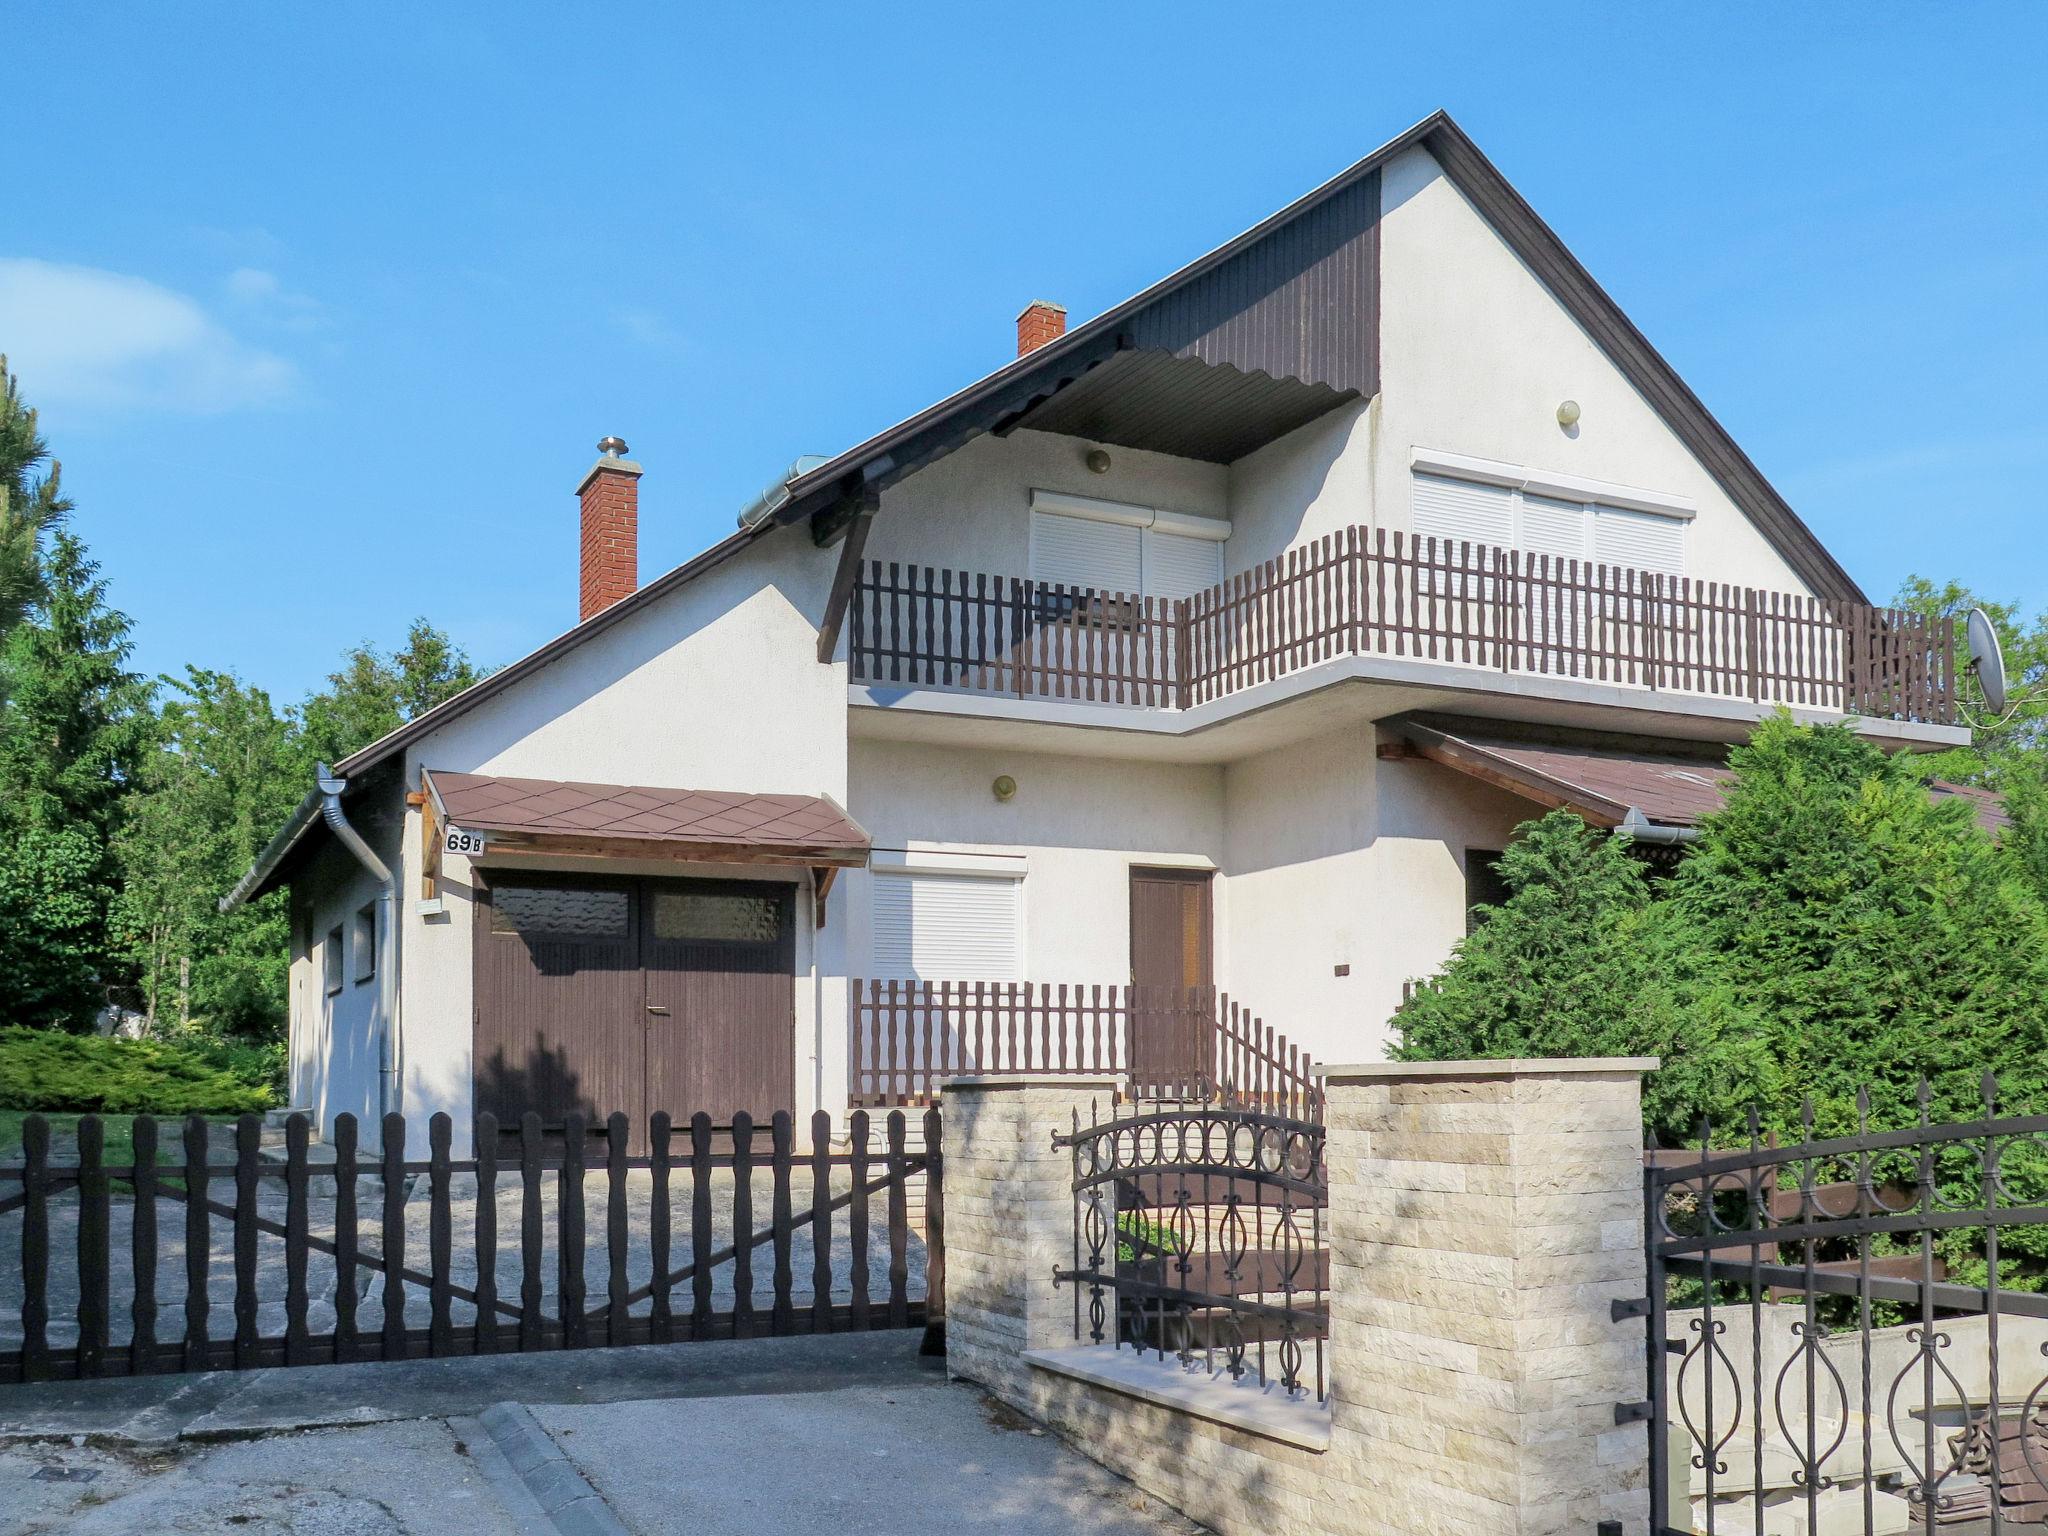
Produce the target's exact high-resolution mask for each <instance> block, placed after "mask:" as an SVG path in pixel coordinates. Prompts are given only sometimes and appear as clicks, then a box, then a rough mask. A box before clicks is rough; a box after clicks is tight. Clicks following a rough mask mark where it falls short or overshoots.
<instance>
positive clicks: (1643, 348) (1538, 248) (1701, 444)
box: [777, 112, 1869, 603]
mask: <svg viewBox="0 0 2048 1536" xmlns="http://www.w3.org/2000/svg"><path fill="white" fill-rule="evenodd" d="M1416 144H1421V145H1422V146H1423V147H1425V148H1426V149H1428V150H1429V152H1430V153H1431V155H1433V156H1434V157H1435V158H1436V161H1437V163H1438V164H1439V165H1441V166H1442V167H1443V168H1444V173H1445V174H1446V175H1447V176H1449V177H1450V178H1451V180H1452V182H1453V183H1454V184H1455V185H1456V186H1457V187H1458V189H1459V190H1460V191H1461V192H1463V193H1464V194H1465V195H1466V196H1467V197H1468V198H1470V199H1471V200H1472V202H1473V204H1474V205H1475V206H1476V207H1478V209H1479V211H1480V212H1481V213H1482V214H1483V215H1485V217H1486V218H1487V219H1488V220H1490V221H1491V222H1492V223H1493V225H1494V227H1495V228H1496V229H1498V230H1499V231H1500V233H1501V236H1502V238H1504V239H1505V240H1506V241H1507V242H1508V245H1509V246H1510V248H1511V249H1513V250H1514V252H1515V254H1516V255H1518V256H1519V257H1521V258H1522V260H1523V261H1524V262H1526V263H1527V264H1528V266H1529V268H1530V270H1531V271H1533V272H1534V273H1535V274H1536V276H1537V277H1538V278H1539V279H1540V280H1541V281H1542V282H1543V283H1544V284H1545V286H1547V287H1548V288H1549V289H1550V290H1551V292H1552V293H1553V294H1555V295H1556V296H1557V299H1558V301H1559V302H1560V303H1562V304H1563V305H1564V306H1565V308H1566V309H1567V310H1568V311H1569V312H1570V313H1571V315H1572V317H1573V318H1574V319H1575V320H1577V321H1578V322H1579V324H1580V325H1582V326H1583V327H1585V329H1586V331H1587V333H1588V334H1589V335H1590V336H1592V338H1593V340H1594V341H1595V343H1596V344H1598V345H1599V347H1600V348H1601V350H1602V351H1603V352H1605V353H1606V354H1607V357H1608V359H1609V360H1610V361H1611V362H1612V363H1613V364H1614V365H1615V367H1617V368H1618V369H1620V370H1621V373H1622V376H1623V377H1625V378H1626V379H1627V380H1628V381H1629V382H1630V383H1631V384H1632V385H1634V386H1635V388H1636V389H1637V390H1638V391H1640V392H1641V393H1642V395H1643V397H1644V398H1645V399H1646V400H1648V401H1649V402H1650V405H1651V408H1652V409H1653V410H1655V411H1656V412H1657V413H1658V415H1659V416H1661V417H1662V418H1663V419H1664V421H1665V422H1666V423H1667V424H1668V425H1669V426H1670V427H1671V429H1672V430H1673V431H1674V432H1676V433H1677V434H1678V436H1679V439H1680V440H1681V441H1682V442H1683V443H1684V444H1685V445H1686V447H1687V448H1688V449H1689V450H1690V451H1691V452H1692V454H1693V455H1694V457H1696V458H1697V459H1698V460H1699V461H1700V462H1701V464H1703V465H1704V466H1705V467H1706V469H1707V472H1708V473H1709V474H1711V475H1713V477H1714V478H1715V479H1716V480H1718V481H1719V482H1720V483H1721V485H1722V487H1723V489H1725V490H1726V491H1727V493H1728V495H1729V497H1730V499H1732V500H1733V501H1734V502H1735V504H1736V505H1737V506H1738V507H1740V508H1741V509H1742V510H1743V512H1744V513H1746V514H1747V515H1748V516H1749V518H1750V520H1751V521H1752V522H1754V523H1755V524H1756V526H1757V528H1758V530H1759V531H1761V532H1762V533H1763V535H1764V537H1765V538H1766V539H1768V540H1769V541H1770V542H1771V544H1772V546H1773V547H1774V548H1775V549H1777V551H1778V552H1779V553H1780V554H1781V555H1783V556H1784V557H1785V561H1786V563H1787V564H1788V565H1790V566H1791V567H1792V569H1793V570H1795V571H1797V572H1798V573H1799V576H1800V578H1801V580H1803V581H1805V582H1806V583H1807V584H1808V585H1809V586H1810V587H1812V588H1813V590H1814V591H1815V592H1817V593H1819V594H1820V595H1822V596H1824V597H1838V598H1843V599H1846V600H1848V601H1851V602H1859V603H1860V602H1867V601H1869V599H1868V598H1866V597H1865V596H1864V594H1863V590H1862V588H1860V587H1859V586H1858V585H1857V584H1856V582H1855V580H1854V578H1852V577H1851V576H1850V575H1849V573H1848V572H1847V571H1846V570H1844V569H1843V568H1842V566H1841V564H1840V562H1838V561H1837V560H1836V559H1835V557H1834V556H1833V555H1831V554H1829V553H1828V551H1827V549H1826V547H1825V546H1824V545H1823V544H1822V543H1821V542H1820V540H1819V539H1817V538H1815V537H1814V534H1813V530H1812V529H1810V528H1808V527H1807V526H1806V524H1805V523H1804V522H1803V521H1801V519H1800V517H1799V514H1798V513H1796V512H1794V511H1793V510H1792V508H1791V506H1790V504H1789V503H1787V502H1786V500H1785V498H1784V497H1782V496H1780V495H1779V494H1778V492H1777V490H1776V489H1775V488H1774V487H1773V486H1772V485H1771V483H1770V482H1769V481H1768V480H1766V479H1765V478H1764V476H1763V472H1762V471H1761V470H1759V469H1758V468H1757V467H1756V465H1755V464H1754V463H1752V462H1751V461H1750V458H1749V456H1748V455H1747V454H1745V453H1744V452H1743V451H1742V449H1741V448H1740V447H1738V446H1737V445H1736V442H1735V440H1734V439H1733V438H1732V437H1730V436H1729V435H1728V431H1727V429H1726V428H1724V427H1723V426H1722V425H1721V423H1720V422H1718V421H1717V420H1715V419H1714V415H1713V413H1712V412H1711V411H1709V410H1708V409H1707V408H1706V406H1705V405H1704V404H1702V403H1701V401H1700V398H1699V396H1697V395H1695V394H1694V393H1693V392H1692V390H1691V389H1690V388H1689V387H1688V386H1687V385H1686V383H1685V381H1684V380H1683V379H1681V378H1680V377H1679V376H1678V373H1677V370H1675V369H1674V368H1673V367H1672V366H1671V365H1670V364H1669V363H1668V362H1666V361H1665V360H1664V358H1663V356H1662V355H1661V354H1660V353H1659V352H1658V351H1657V349H1656V348H1655V347H1653V346H1651V345H1650V342H1649V340H1648V338H1646V337H1645V336H1644V335H1643V333H1642V332H1641V331H1639V330H1637V329H1636V327H1635V324H1634V323H1633V322H1632V321H1631V320H1630V319H1629V318H1628V316H1627V315H1625V314H1623V313H1622V310H1621V307H1620V306H1619V305H1618V304H1616V303H1615V302H1614V300H1613V299H1612V298H1611V297H1610V296H1609V295H1608V293H1607V291H1606V290H1605V289H1604V288H1602V287H1601V286H1600V285H1599V283H1597V282H1595V281H1594V280H1593V276H1592V274H1591V273H1589V272H1588V271H1587V270H1586V269H1585V268H1584V267H1583V266H1581V265H1580V263H1579V260H1578V258H1577V257H1575V256H1574V255H1572V253H1571V251H1570V250H1569V249H1567V248H1566V246H1565V243H1564V242H1563V241H1562V240H1560V239H1558V237H1557V235H1556V233H1555V232H1554V231H1552V229H1551V228H1550V226H1549V225H1547V224H1545V223H1544V222H1543V220H1542V218H1541V217H1539V216H1538V214H1537V213H1536V210H1535V209H1533V208H1531V207H1530V206H1529V204H1528V202H1527V201H1526V200H1525V199H1524V198H1523V197H1522V195H1521V194H1520V193H1519V192H1517V191H1516V190H1515V189H1514V187H1513V186H1512V185H1511V184H1510V183H1509V181H1508V179H1507V178H1506V177H1505V176H1503V175H1502V174H1501V173H1500V171H1499V170H1497V169H1496V168H1495V166H1494V164H1493V162H1492V161H1490V160H1488V159H1487V158H1486V156H1485V155H1484V154H1483V153H1481V152H1480V149H1479V146H1478V145H1477V144H1475V143H1473V142H1472V139H1471V138H1470V136H1469V135H1467V134H1466V132H1465V130H1464V129H1462V128H1460V127H1459V126H1458V125H1457V124H1456V123H1455V122H1453V121H1452V120H1451V117H1450V114H1449V113H1446V112H1433V113H1431V114H1430V115H1429V116H1428V117H1426V118H1424V119H1423V120H1422V121H1421V122H1419V123H1417V124H1416V125H1415V126H1414V127H1412V128H1410V129H1409V130H1408V131H1407V132H1405V133H1403V134H1400V135H1398V136H1397V137H1395V138H1392V139H1389V140H1388V141H1387V142H1386V143H1385V144H1382V145H1381V146H1380V147H1379V148H1378V149H1376V150H1374V151H1373V152H1372V153H1371V154H1369V155H1367V156H1366V157H1365V158H1364V159H1362V160H1360V161H1359V162H1358V163H1357V164H1356V165H1353V166H1351V167H1350V168H1349V169H1348V170H1345V171H1343V172H1341V173H1340V174H1338V175H1337V176H1334V177H1332V178H1331V179H1330V180H1329V181H1326V182H1324V183H1323V184H1322V185H1321V186H1320V187H1317V188H1316V189H1315V190H1314V191H1313V192H1310V193H1309V194H1308V195H1307V196H1305V197H1301V198H1297V199H1296V200H1295V201H1294V202H1292V203H1289V204H1288V205H1287V206H1286V207H1285V208H1283V209H1281V210H1280V211H1279V212H1278V213H1276V214H1274V215H1273V216H1272V217H1271V218H1268V219H1265V220H1263V221H1261V222H1260V223H1258V224H1255V225H1253V226H1252V227H1251V228H1250V229H1248V230H1246V231H1245V232H1244V233H1243V234H1241V235H1239V236H1238V237H1237V238H1236V239H1234V240H1231V241H1228V242H1227V243H1225V244H1223V245H1219V246H1218V247H1216V249H1215V250H1213V251H1210V252H1209V253H1208V254H1207V255H1205V256H1202V257H1199V258H1197V259H1196V260H1194V261H1192V262H1190V263H1189V264H1188V265H1187V266H1185V267H1182V268H1181V269H1180V270H1179V271H1178V272H1175V273H1173V274H1172V275H1171V276H1169V277H1166V278H1164V279H1162V280H1161V281H1159V282H1157V283H1154V284H1153V285H1152V286H1151V287H1150V288H1147V289H1145V290H1144V292H1142V293H1140V294H1138V295H1136V296H1135V297H1134V298H1130V299H1127V300H1125V301H1124V302H1123V303H1121V304H1119V305H1117V306H1116V307H1115V308H1114V309H1111V310H1108V311H1106V312H1104V313H1103V314H1100V315H1098V316H1096V317H1095V318H1094V319H1093V320H1090V321H1089V322H1088V323H1087V324H1085V325H1081V326H1077V327H1075V328H1074V329H1073V330H1071V331H1069V332H1067V334H1066V335H1065V336H1063V337H1061V338H1060V339H1059V340H1058V341H1055V342H1052V343H1051V344H1049V345H1047V346H1044V347H1040V348H1039V349H1038V350H1037V351H1035V352H1031V353H1028V354H1026V355H1025V356H1024V357H1021V358H1018V359H1017V360H1016V361H1015V362H1012V363H1009V364H1007V365H1006V366H1004V367H1002V368H999V369H998V370H996V372H994V373H992V374H990V375H988V377H986V378H984V379H982V380H980V381H979V382H977V383H974V384H970V385H969V386H967V388H965V389H963V390H961V391H959V392H958V393H956V394H953V395H950V396H948V397H947V398H946V399H944V400H942V401H940V402H939V403H938V404H937V405H934V406H932V407H931V408H930V409H928V410H924V411H920V412H919V413H918V414H917V415H915V416H912V417H910V418H909V419H907V420H905V421H901V422H898V423H897V424H896V425H895V426H893V427H890V428H889V429H888V430H886V431H884V432H880V433H877V434H876V435H875V436H873V437H871V438H869V439H868V440H867V441H866V442H864V443H861V444H859V445H858V446H856V447H853V448H849V449H848V450H847V451H846V452H844V453H842V454H840V455H838V456H837V457H836V458H833V459H829V460H827V461H826V462H825V463H824V464H822V465H820V466H819V467H818V468H816V469H814V470H812V471H811V472H810V473H809V474H807V475H804V476H802V477H800V478H799V479H797V480H795V481H792V482H791V484H790V498H789V501H788V502H787V503H786V504H785V505H784V506H783V507H782V509H781V510H780V511H779V512H778V513H777V517H778V518H779V519H781V520H782V521H785V522H793V521H795V520H797V519H798V518H802V517H808V516H811V515H813V514H815V513H817V512H820V511H823V510H825V509H827V508H829V507H830V506H831V505H832V504H833V503H834V502H835V501H837V500H838V499H839V498H840V497H842V496H844V495H845V494H847V493H848V491H849V490H850V489H851V488H852V486H853V485H854V484H855V483H856V482H857V480H858V477H859V474H860V471H861V469H862V467H863V466H864V465H865V464H867V463H868V462H869V461H870V460H872V459H874V458H877V457H879V456H880V455H883V454H892V455H893V456H894V457H895V459H896V464H895V465H894V467H893V469H892V471H891V473H890V474H889V476H888V477H887V480H886V481H885V482H884V483H892V482H893V481H895V480H897V479H901V478H902V477H903V476H904V475H907V474H910V473H913V472H914V471H915V470H917V469H920V468H922V467H923V466H924V465H925V464H926V463H928V462H930V460H931V459H932V458H934V457H937V456H938V454H939V453H942V452H944V451H945V450H946V448H947V447H948V446H949V445H950V444H951V443H952V442H953V441H954V440H955V439H962V440H964V438H965V437H967V436H971V435H972V434H973V433H974V432H977V431H985V430H987V429H988V428H989V427H991V426H994V425H995V424H996V423H997V422H999V421H1002V420H1004V419H1005V418H1006V417H1009V416H1012V415H1014V414H1016V413H1017V412H1019V411H1021V410H1023V409H1028V408H1029V407H1030V405H1031V404H1032V403H1034V402H1035V401H1036V400H1038V399H1043V398H1045V397H1046V396H1049V395H1050V394H1052V393H1053V392H1054V391H1056V390H1057V389H1058V388H1059V387H1060V385H1061V384H1062V383H1063V382H1065V380H1066V379H1068V378H1074V377H1079V376H1080V374H1082V373H1085V372H1087V371H1088V369H1090V368H1092V367H1094V366H1095V365H1096V364H1097V363H1099V362H1101V361H1102V360H1103V358H1104V357H1106V356H1109V355H1111V354H1112V353H1113V352H1114V351H1115V349H1116V347H1117V346H1118V344H1119V340H1120V333H1121V332H1122V331H1123V330H1124V329H1125V327H1126V326H1127V324H1128V322H1129V321H1130V318H1131V316H1133V315H1134V314H1136V313H1137V312H1138V311H1139V310H1141V309H1143V308H1145V307H1146V306H1147V305H1149V304H1152V303H1154V302H1155V301H1157V300H1159V299H1161V298H1163V297H1165V296H1166V295H1167V294H1169V293H1171V292H1173V291H1174V290H1175V289H1177V288H1180V287H1183V286H1184V285H1186V284H1187V283H1190V282H1192V281H1194V280H1195V279H1196V278H1198V277H1201V276H1202V275H1203V274H1204V273H1207V272H1209V271H1211V270H1213V269H1214V268H1216V267H1218V266H1221V265H1222V264H1223V263H1224V262H1226V261H1228V260H1230V259H1231V258H1232V257H1233V256H1235V255H1237V254H1238V252H1240V251H1242V250H1244V249H1245V248H1246V247H1247V246H1249V245H1253V244H1255V243H1257V242H1258V241H1260V240H1262V239H1264V238H1265V237H1266V236H1267V235H1269V234H1270V233H1272V232H1273V230H1275V229H1277V228H1278V227H1279V226H1281V225H1282V224H1285V223H1287V222H1288V221H1290V220H1292V219H1295V218H1298V217H1300V216H1301V215H1302V214H1304V213H1306V212H1307V211H1308V210H1310V209H1311V208H1314V207H1315V206H1316V205H1317V204H1319V203H1322V202H1324V201H1326V200H1327V199H1329V198H1330V197H1332V196H1334V195H1335V194H1336V193H1338V192H1340V191H1342V190H1343V189H1344V188H1346V187H1348V186H1350V185H1352V184H1353V183H1355V182H1357V181H1359V180H1361V179H1363V178H1364V177H1367V176H1370V175H1372V174H1374V173H1375V172H1377V171H1378V170H1379V169H1380V168H1381V167H1382V166H1384V165H1385V164H1386V163H1387V162H1388V161H1389V160H1391V159H1393V158H1394V156H1396V155H1398V154H1399V153H1401V151H1402V150H1404V149H1408V148H1410V147H1411V146H1413V145H1416ZM968 418H971V419H968Z"/></svg>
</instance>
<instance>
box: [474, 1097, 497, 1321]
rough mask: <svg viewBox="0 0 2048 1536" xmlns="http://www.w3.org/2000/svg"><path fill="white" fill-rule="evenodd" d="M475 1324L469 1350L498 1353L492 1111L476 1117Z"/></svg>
mask: <svg viewBox="0 0 2048 1536" xmlns="http://www.w3.org/2000/svg"><path fill="white" fill-rule="evenodd" d="M471 1238H472V1240H473V1242H474V1244H475V1248H476V1324H475V1327H474V1329H473V1335H474V1337H473V1338H472V1340H471V1343H470V1348H471V1349H472V1350H474V1351H475V1352H476V1353H477V1354H479V1355H488V1354H492V1353H495V1352H496V1350H497V1348H498V1344H499V1333H498V1328H499V1323H498V1117H497V1116H496V1115H494V1114H492V1113H491V1112H490V1111H489V1110H485V1111H483V1113H481V1114H479V1115H478V1116H477V1117H476V1224H475V1226H474V1227H473V1228H472V1230H471Z"/></svg>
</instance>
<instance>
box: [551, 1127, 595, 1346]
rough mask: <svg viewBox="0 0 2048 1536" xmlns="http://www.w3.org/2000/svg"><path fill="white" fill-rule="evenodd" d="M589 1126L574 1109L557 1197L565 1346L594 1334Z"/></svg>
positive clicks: (559, 1302)
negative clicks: (589, 1301)
mask: <svg viewBox="0 0 2048 1536" xmlns="http://www.w3.org/2000/svg"><path fill="white" fill-rule="evenodd" d="M589 1130H590V1128H589V1124H588V1122H587V1121H586V1120H585V1119H584V1117H583V1115H582V1113H581V1112H580V1111H577V1110H571V1111H570V1112H569V1114H568V1116H567V1118H566V1119H565V1120H564V1122H563V1125H562V1168H561V1176H560V1179H559V1181H558V1184H559V1187H558V1191H557V1194H556V1197H555V1226H556V1229H557V1233H558V1247H557V1256H558V1267H557V1272H556V1280H555V1304H556V1307H557V1308H558V1311H559V1318H560V1322H561V1325H562V1347H563V1348H564V1349H581V1348H583V1347H584V1345H585V1344H587V1343H588V1342H589V1338H590V1334H589V1330H588V1328H587V1327H586V1326H585V1325H584V1321H583V1297H584V1284H583V1259H584V1253H583V1236H584V1230H583V1229H584V1216H583V1156H584V1149H585V1147H586V1145H587V1143H586V1141H585V1138H586V1137H587V1136H588V1135H589Z"/></svg>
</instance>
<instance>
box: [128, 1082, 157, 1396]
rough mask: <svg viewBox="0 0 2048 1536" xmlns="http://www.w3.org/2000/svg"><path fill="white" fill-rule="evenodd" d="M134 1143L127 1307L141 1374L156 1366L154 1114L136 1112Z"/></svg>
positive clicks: (135, 1366)
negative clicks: (131, 1292) (131, 1281)
mask: <svg viewBox="0 0 2048 1536" xmlns="http://www.w3.org/2000/svg"><path fill="white" fill-rule="evenodd" d="M129 1135H130V1137H131V1138H132V1139H133V1141H134V1143H135V1168H134V1172H133V1182H134V1185H135V1210H134V1214H133V1216H132V1218H131V1220H130V1223H129V1228H128V1252H129V1260H130V1269H131V1271H132V1272H133V1274H134V1276H135V1299H134V1301H133V1302H131V1303H130V1304H129V1307H128V1370H129V1373H130V1374H131V1375H135V1376H141V1375H143V1374H145V1373H147V1372H149V1371H153V1370H155V1369H156V1364H157V1353H156V1158H157V1142H156V1116H154V1115H137V1116H136V1117H135V1124H134V1126H133V1127H132V1128H131V1129H130V1131H129Z"/></svg>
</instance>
